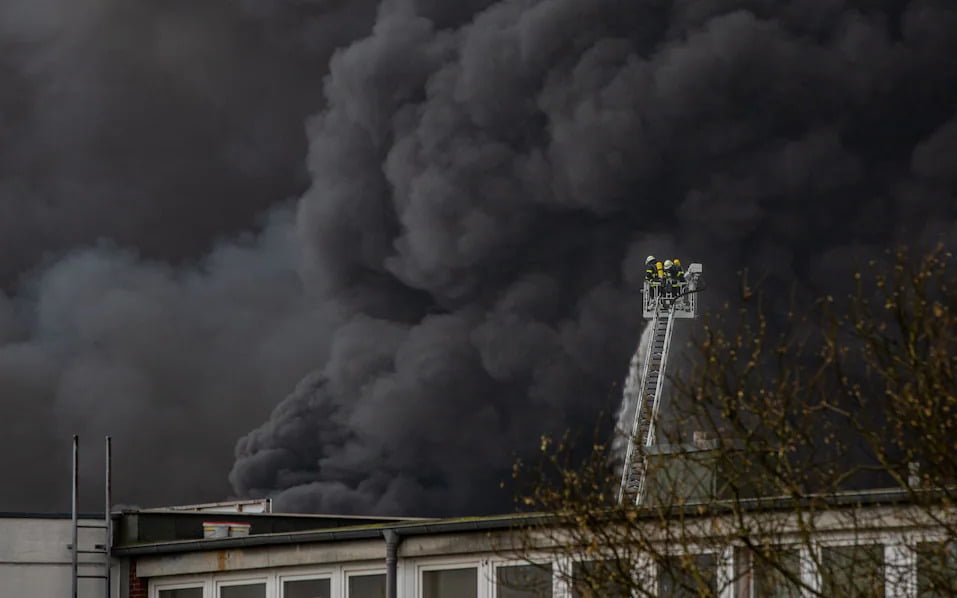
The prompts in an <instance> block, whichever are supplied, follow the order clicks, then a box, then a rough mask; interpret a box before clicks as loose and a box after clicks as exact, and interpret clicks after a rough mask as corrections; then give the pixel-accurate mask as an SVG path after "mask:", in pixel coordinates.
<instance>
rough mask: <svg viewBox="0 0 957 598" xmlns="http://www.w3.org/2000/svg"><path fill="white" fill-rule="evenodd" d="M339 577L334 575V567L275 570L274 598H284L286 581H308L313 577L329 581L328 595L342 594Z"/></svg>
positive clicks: (343, 591) (343, 592)
mask: <svg viewBox="0 0 957 598" xmlns="http://www.w3.org/2000/svg"><path fill="white" fill-rule="evenodd" d="M284 569H285V568H284ZM339 577H340V576H339V575H336V570H335V568H321V569H315V568H313V569H298V570H280V571H277V572H276V590H275V595H276V598H286V590H285V587H284V585H283V584H285V583H286V582H287V581H309V580H313V579H326V580H328V581H329V596H332V597H336V596H340V595H344V594H345V590H340V589H339V584H338V579H339ZM340 592H341V593H340Z"/></svg>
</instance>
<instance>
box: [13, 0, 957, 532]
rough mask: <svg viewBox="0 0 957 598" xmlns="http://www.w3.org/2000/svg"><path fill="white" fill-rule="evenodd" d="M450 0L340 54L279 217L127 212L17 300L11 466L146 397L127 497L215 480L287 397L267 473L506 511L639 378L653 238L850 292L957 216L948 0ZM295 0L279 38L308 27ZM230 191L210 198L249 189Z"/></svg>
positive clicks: (320, 494)
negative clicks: (294, 198) (103, 241)
mask: <svg viewBox="0 0 957 598" xmlns="http://www.w3.org/2000/svg"><path fill="white" fill-rule="evenodd" d="M243 6H244V7H245V8H246V9H247V10H248V11H249V12H248V13H247V15H248V16H247V17H246V18H250V19H254V20H255V19H260V20H261V22H266V23H269V24H270V25H271V27H274V28H276V29H278V30H280V31H281V30H282V27H286V26H288V24H287V23H286V19H288V13H283V10H286V9H284V8H283V7H281V6H278V5H270V4H265V3H259V2H246V3H244V4H243ZM317 6H319V7H324V6H327V7H328V8H329V9H330V10H333V11H335V10H336V9H337V5H336V3H319V4H318V5H317ZM343 6H344V5H343ZM450 6H451V5H450V3H441V2H409V1H401V0H396V1H392V0H386V1H384V2H382V3H381V5H380V6H379V7H378V12H377V15H376V18H375V25H374V28H373V29H372V31H371V34H370V35H368V36H367V37H365V38H363V39H361V40H359V41H356V42H354V43H352V44H350V45H349V46H348V47H345V48H342V49H340V50H339V51H337V52H336V53H335V55H334V56H333V57H332V59H331V61H330V62H329V65H328V73H329V74H328V76H327V77H326V78H325V79H324V82H323V90H322V98H312V97H310V98H309V101H315V106H316V107H317V108H318V107H320V106H324V107H322V108H321V109H319V111H318V112H317V113H316V114H315V116H313V117H312V118H311V119H310V120H309V121H308V125H307V132H308V141H309V143H308V157H307V161H306V164H307V168H308V174H309V177H310V180H311V185H310V187H309V189H308V190H307V191H305V193H304V194H303V195H302V196H301V198H300V200H299V202H298V205H297V208H296V211H295V213H294V214H293V213H291V212H287V211H285V208H283V207H279V208H276V209H275V213H274V214H273V215H272V216H271V217H270V218H269V219H268V221H267V223H266V224H265V225H264V232H263V234H262V235H261V236H258V237H256V238H249V239H243V238H240V239H238V240H235V241H230V242H222V243H220V244H219V245H218V246H217V248H216V249H215V250H214V251H213V252H212V253H211V254H209V255H208V256H206V257H205V258H203V259H201V260H199V261H198V262H196V264H195V265H190V266H188V267H177V266H171V265H168V264H167V263H165V262H163V261H158V260H156V259H155V258H156V257H157V256H156V255H154V254H153V253H151V252H150V251H149V250H148V247H147V248H145V249H141V251H142V252H145V254H146V256H147V257H152V258H153V259H152V260H151V259H142V258H141V257H140V256H139V254H138V253H136V252H134V251H132V250H131V249H127V247H130V246H133V247H138V246H139V245H137V244H136V243H131V242H128V241H126V240H125V238H124V237H123V236H122V235H120V234H118V233H113V234H110V235H109V236H111V237H113V238H114V239H116V242H117V243H118V245H119V247H120V249H117V248H114V247H112V246H110V245H104V246H101V247H98V248H96V249H92V250H87V251H78V252H75V253H73V254H71V255H70V256H69V257H67V258H66V259H63V260H60V261H57V262H55V263H52V264H50V265H48V266H47V267H45V268H43V269H41V270H39V271H38V272H37V273H36V274H35V275H34V276H33V277H31V278H30V279H29V284H25V285H24V286H22V287H21V288H20V289H19V290H18V291H17V292H16V293H11V294H8V296H7V297H6V298H3V299H2V300H0V334H3V335H4V337H3V338H4V339H5V343H4V345H3V348H2V350H0V388H2V389H4V395H5V397H6V396H9V397H13V398H12V399H6V398H5V399H4V400H5V403H12V409H11V412H17V413H22V414H23V417H22V418H21V417H18V420H20V421H31V425H29V426H26V425H20V426H18V427H16V428H15V429H13V430H12V435H13V436H12V437H13V438H14V440H15V441H19V442H21V443H23V444H24V445H25V446H30V447H34V448H33V450H34V452H35V454H36V455H38V456H34V454H31V455H30V456H24V457H19V456H14V457H10V456H9V451H4V452H3V453H2V454H4V456H5V458H8V459H10V458H14V459H18V460H17V461H16V462H15V463H13V464H12V465H10V466H6V465H5V466H4V471H10V472H13V471H15V470H17V469H20V470H23V469H25V468H26V467H28V463H33V462H36V461H37V460H38V459H40V458H47V459H50V460H53V459H54V457H52V456H51V455H52V453H51V451H52V449H51V448H50V447H51V446H55V445H56V442H57V440H58V439H59V438H60V437H64V438H65V435H66V434H68V430H70V429H75V428H76V426H77V425H79V424H82V426H83V427H84V429H86V430H91V431H96V432H97V433H100V432H101V431H103V432H105V431H107V430H109V431H111V432H113V433H114V435H118V434H120V432H118V431H117V428H120V429H121V430H122V434H125V437H124V438H123V440H122V442H119V441H118V446H125V447H126V448H124V449H123V450H124V451H125V453H126V455H127V457H126V459H128V460H129V461H128V463H131V462H136V463H135V465H133V464H128V465H127V468H128V469H127V470H126V471H127V474H126V476H124V478H123V479H124V480H125V482H124V483H125V484H127V489H128V490H127V491H128V496H124V497H123V500H125V501H127V502H157V501H159V502H162V501H166V502H187V501H193V500H198V499H205V498H207V496H208V494H203V495H202V496H198V495H197V494H202V492H201V491H198V490H196V489H197V488H198V489H207V490H206V491H207V492H209V491H214V490H215V489H217V488H220V486H218V485H217V484H218V483H220V479H221V476H222V472H223V470H225V469H226V468H227V467H228V466H225V465H222V464H223V462H224V458H223V455H222V453H223V450H224V444H223V442H222V439H223V438H225V437H228V436H229V435H230V434H234V435H236V436H239V435H240V434H241V433H242V430H248V429H249V428H251V427H252V426H253V425H254V423H253V422H255V421H265V423H263V424H262V425H261V426H259V427H258V428H255V429H253V431H252V432H249V433H248V434H247V435H246V436H245V437H244V438H242V439H241V440H240V441H239V443H238V445H237V446H236V455H235V463H234V465H233V468H232V471H231V473H230V476H229V478H230V482H231V483H232V487H233V490H234V491H235V492H236V493H237V494H238V495H241V496H262V495H272V496H276V497H277V498H278V500H279V504H280V506H281V507H284V508H290V509H314V510H323V511H341V512H382V513H384V512H389V513H396V514H452V513H463V512H481V511H487V510H492V509H501V508H505V507H507V505H508V502H507V496H506V495H507V490H506V491H503V492H500V491H499V490H498V481H499V480H500V479H502V478H504V477H505V476H506V475H507V472H508V469H509V467H510V465H511V462H512V459H513V456H514V455H515V454H528V453H529V452H530V451H533V450H534V449H535V447H536V446H537V443H538V435H539V434H540V433H542V432H556V431H560V430H563V429H564V428H566V427H568V426H572V427H575V428H577V429H579V430H584V432H585V433H586V434H587V433H590V431H591V426H592V423H593V422H594V421H595V420H596V417H598V414H599V413H600V412H602V411H604V412H605V413H606V415H607V416H609V417H610V416H612V415H614V413H615V411H616V410H617V407H618V402H619V397H618V392H619V388H618V387H619V384H620V381H621V379H622V378H623V376H624V375H625V373H626V369H627V364H628V360H629V358H630V356H631V353H632V351H633V348H634V344H635V343H636V342H637V340H638V336H639V331H640V328H641V322H640V316H639V314H638V309H637V306H638V295H637V291H638V288H639V285H640V278H641V268H642V264H643V261H644V256H645V255H647V254H648V253H656V254H658V255H669V256H670V255H674V254H678V255H680V257H682V258H683V259H684V260H685V262H686V263H687V262H690V261H692V260H699V261H703V262H704V263H705V267H706V269H707V279H708V282H709V294H710V295H711V300H712V301H720V300H721V299H722V298H724V297H725V296H726V295H727V293H728V291H730V290H731V289H733V287H734V286H735V285H736V282H737V281H736V278H735V272H736V271H737V270H739V269H740V268H742V267H744V266H748V267H750V268H751V269H754V270H757V271H768V272H770V273H771V278H770V279H769V285H770V288H772V289H774V288H781V289H786V288H788V287H789V286H790V285H791V284H795V283H796V284H798V286H799V287H800V289H801V290H802V292H818V291H821V290H827V289H830V288H832V286H833V285H834V284H835V280H837V279H838V278H839V277H840V276H842V275H843V272H844V271H845V270H847V269H848V268H850V267H853V265H854V262H855V260H864V259H867V257H868V256H869V255H871V254H873V252H874V251H876V250H878V249H882V248H884V247H887V246H890V245H892V244H895V243H899V242H907V243H923V242H934V241H936V240H943V241H945V242H953V241H954V240H955V239H957V198H955V190H957V179H955V177H954V176H953V172H955V171H957V170H955V168H957V147H955V142H954V139H955V130H957V128H955V127H957V125H955V123H957V120H955V118H957V60H955V59H954V58H953V57H954V56H957V37H955V36H953V35H952V32H953V31H955V30H957V8H955V7H953V6H952V5H951V4H950V3H949V2H943V1H931V0H926V1H913V2H902V1H901V2H894V1H886V2H880V1H874V0H868V1H864V0H860V1H851V0H848V1H845V2H842V3H833V2H825V3H822V2H818V1H813V0H806V1H797V0H795V1H792V2H788V3H779V2H767V1H758V0H755V1H750V2H749V1H743V0H738V1H731V0H707V1H706V0H699V1H695V0H682V1H677V0H675V1H665V2H654V1H647V2H627V3H625V2H620V1H619V0H601V1H597V2H596V1H594V0H589V1H585V0H544V1H539V2H528V1H508V0H502V1H499V2H490V1H485V2H472V3H461V4H456V6H457V7H458V8H457V9H453V8H450ZM277 11H278V12H277ZM324 22H327V21H324V20H323V18H319V19H317V20H316V21H315V22H313V23H312V26H313V27H319V24H320V23H324ZM294 29H295V30H296V31H298V32H299V33H300V34H301V37H300V38H299V39H298V40H297V41H295V42H291V41H288V40H289V39H291V38H289V36H287V37H286V38H283V36H278V37H279V38H280V39H285V40H286V41H287V42H288V45H283V44H279V45H278V46H276V47H280V48H285V49H286V50H287V51H289V52H290V53H292V54H293V55H295V56H299V55H300V53H306V54H308V52H310V51H311V50H310V48H311V47H312V46H311V45H310V44H311V43H314V39H313V36H312V35H311V33H310V32H311V30H310V29H309V28H308V27H300V28H294ZM316 35H318V34H316ZM267 37H268V36H267ZM320 37H321V36H320ZM269 39H272V38H269ZM270 47H272V46H270ZM253 53H254V54H257V55H258V54H259V52H253ZM260 58H261V59H262V61H263V64H266V63H268V55H267V57H266V58H262V57H261V56H260ZM321 72H322V71H321V70H317V72H316V74H315V77H314V79H313V80H312V83H317V82H318V81H319V77H320V75H321ZM144 81H146V82H150V81H152V77H149V78H144ZM295 91H296V90H294V89H293V90H289V91H288V92H285V93H289V94H293V95H295V93H294V92H295ZM306 95H308V94H306ZM159 97H163V96H162V95H161V96H159ZM302 97H303V96H295V97H294V98H291V99H290V98H285V99H284V100H283V101H303V100H302ZM28 104H29V103H28ZM91 106H93V107H94V108H96V107H98V106H99V104H98V103H97V102H92V103H91ZM5 126H6V125H5ZM237 126H238V127H239V130H238V131H236V132H235V134H237V135H238V134H247V133H248V131H247V130H246V129H245V128H244V127H243V126H240V125H237ZM267 129H268V127H267ZM240 131H242V132H240ZM218 133H221V131H220V132H217V131H213V132H211V133H210V135H209V139H211V140H214V141H221V140H222V139H223V137H222V136H221V135H220V134H218ZM253 145H254V146H256V144H253ZM279 146H280V147H281V148H283V152H284V151H292V150H291V149H290V148H292V147H293V146H287V145H285V144H282V143H280V144H279ZM81 147H83V145H82V144H81ZM283 152H280V153H283ZM161 162H162V161H161ZM167 166H168V163H166V162H163V163H162V164H159V165H157V166H156V168H157V169H158V170H152V169H147V171H148V172H147V174H148V175H150V174H155V173H157V172H162V169H163V168H165V167H167ZM214 178H215V179H216V180H220V181H229V184H237V185H238V186H240V187H243V188H245V187H247V186H248V185H246V184H245V181H242V180H240V182H239V183H237V182H236V179H233V178H228V177H223V178H222V179H220V178H218V177H214ZM0 180H4V179H0ZM104 180H107V181H110V182H111V184H118V185H119V188H121V189H123V188H124V186H125V185H128V184H129V181H124V179H123V178H122V177H120V178H117V179H113V178H110V177H106V178H105V179H104ZM174 180H175V179H174ZM117 181H118V182H117ZM222 184H226V183H222ZM218 199H220V197H219V196H210V197H208V198H204V201H202V202H198V205H197V206H196V208H197V209H198V210H204V209H205V210H209V211H210V213H228V214H229V216H230V217H232V216H234V215H235V213H236V211H239V212H242V209H241V208H236V210H234V208H233V206H228V207H227V205H228V204H226V203H225V202H226V201H228V199H229V198H228V195H227V196H224V197H223V198H222V199H223V201H224V203H223V205H220V204H218V202H217V200H218ZM275 199H278V198H276V197H273V198H268V199H267V200H264V201H273V200H275ZM31 205H33V204H31ZM149 205H153V204H149ZM160 205H162V204H160ZM54 208H55V206H54ZM157 210H158V211H163V212H164V213H165V207H164V208H162V209H160V208H157ZM50 211H51V214H54V215H56V214H60V211H59V209H58V208H56V209H50ZM252 211H254V210H251V211H249V212H246V214H247V215H248V214H250V213H252ZM119 213H120V214H122V212H119ZM184 214H185V213H184V212H181V213H180V218H181V219H182V220H181V221H182V223H183V225H184V226H185V225H186V224H187V223H189V226H190V227H191V228H192V227H193V226H194V225H193V224H192V222H193V220H192V219H191V217H186V216H185V215H184ZM203 221H204V220H203V219H202V218H201V217H199V216H197V220H196V222H199V223H202V222H203ZM129 222H130V221H129V218H128V217H127V216H126V215H123V216H122V217H119V216H118V217H117V223H118V224H117V226H118V227H120V228H123V227H127V226H131V225H130V224H129ZM177 222H179V221H177ZM196 226H197V227H198V228H197V230H198V231H199V232H198V233H197V234H196V236H194V237H191V238H192V239H200V240H202V241H203V242H206V243H208V242H209V236H208V234H205V233H208V231H205V233H204V232H203V231H202V230H199V229H201V228H202V227H201V224H197V225H196ZM217 232H219V233H223V232H228V227H227V226H226V225H223V228H219V229H217ZM204 235H205V236H204ZM56 239H58V240H60V242H61V243H63V246H66V247H68V246H70V243H73V242H74V240H73V239H69V238H67V236H66V235H64V236H62V237H59V236H57V237H56ZM169 242H171V241H169ZM200 244H202V243H200ZM161 245H162V244H161ZM162 247H163V248H164V249H163V251H168V252H172V253H175V252H176V251H179V250H181V248H180V246H179V245H176V246H175V247H172V248H166V246H165V245H162ZM163 251H161V252H160V253H161V254H162V255H160V256H159V257H169V255H167V254H165V253H163ZM193 251H195V246H194V249H193ZM785 300H786V294H785V293H782V294H781V301H782V302H783V301H785ZM295 380H300V381H299V383H298V385H296V384H295V382H294V381H295ZM290 388H294V390H293V391H292V392H291V394H288V396H287V397H286V398H285V399H284V400H282V401H281V402H279V403H278V405H277V406H275V407H274V409H273V411H272V414H271V415H270V416H268V417H267V411H268V410H269V408H270V407H271V406H272V405H273V404H275V401H276V397H279V396H282V395H283V394H285V393H286V392H288V390H289V389H290ZM38 420H39V421H40V422H42V423H37V424H33V423H32V422H33V421H38ZM51 424H52V425H51ZM4 442H13V441H10V440H7V439H5V440H4ZM123 443H125V445H124V444H123ZM44 451H45V452H44ZM153 455H157V456H160V455H161V456H162V457H161V458H159V459H157V458H156V457H153V458H152V459H150V458H149V457H152V456H153ZM144 457H145V459H144ZM144 460H145V461H146V462H148V464H149V466H150V467H151V468H152V469H151V471H152V472H153V474H154V475H155V476H156V478H160V479H162V480H163V483H157V479H156V478H152V477H144V476H142V474H141V473H140V472H141V470H142V466H143V464H144V463H143V461H144ZM220 466H221V467H220ZM134 472H136V474H134ZM19 479H23V478H22V474H21V478H19ZM118 485H120V486H122V484H120V483H118ZM160 486H166V487H165V488H158V487H160ZM171 497H172V498H171ZM210 498H218V497H210ZM154 499H155V500H154Z"/></svg>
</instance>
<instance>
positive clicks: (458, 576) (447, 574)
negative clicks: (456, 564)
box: [422, 567, 478, 598]
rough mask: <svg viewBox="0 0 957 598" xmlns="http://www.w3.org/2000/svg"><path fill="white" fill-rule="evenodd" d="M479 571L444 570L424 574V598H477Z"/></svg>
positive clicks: (471, 569)
mask: <svg viewBox="0 0 957 598" xmlns="http://www.w3.org/2000/svg"><path fill="white" fill-rule="evenodd" d="M477 595H478V570H477V569H475V568H474V567H469V568H468V569H443V570H441V571H423V572H422V597H423V598H477Z"/></svg>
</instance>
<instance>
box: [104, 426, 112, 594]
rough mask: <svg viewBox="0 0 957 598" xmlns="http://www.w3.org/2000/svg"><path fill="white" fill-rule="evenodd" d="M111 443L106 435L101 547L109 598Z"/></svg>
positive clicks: (110, 560)
mask: <svg viewBox="0 0 957 598" xmlns="http://www.w3.org/2000/svg"><path fill="white" fill-rule="evenodd" d="M112 446H113V443H112V439H111V438H110V437H109V436H107V437H106V496H105V498H106V505H105V506H104V508H103V513H104V514H103V517H104V519H105V521H104V522H103V523H104V529H105V530H106V539H105V541H104V543H103V548H104V549H105V551H106V554H105V557H106V572H105V573H104V575H106V591H105V594H104V595H105V596H106V598H110V569H111V566H112V550H113V518H112V517H111V516H110V509H111V508H112V505H113V470H112V463H113V449H112Z"/></svg>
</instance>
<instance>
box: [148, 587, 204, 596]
mask: <svg viewBox="0 0 957 598" xmlns="http://www.w3.org/2000/svg"><path fill="white" fill-rule="evenodd" d="M159 598H203V588H202V587H196V588H176V589H175V590H160V591H159Z"/></svg>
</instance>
